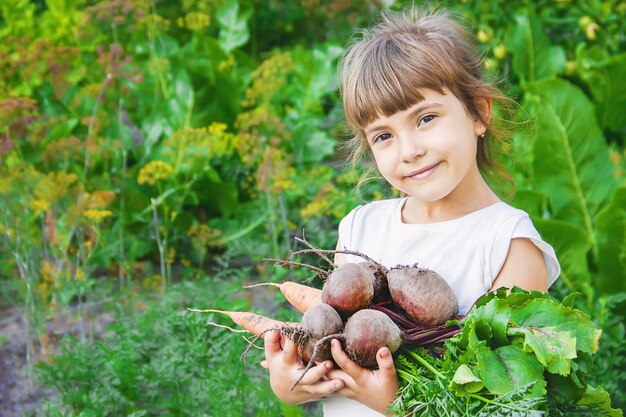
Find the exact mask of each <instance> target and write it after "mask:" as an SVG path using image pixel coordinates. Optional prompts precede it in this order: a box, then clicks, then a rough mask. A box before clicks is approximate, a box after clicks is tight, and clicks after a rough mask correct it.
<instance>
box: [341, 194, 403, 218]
mask: <svg viewBox="0 0 626 417" xmlns="http://www.w3.org/2000/svg"><path fill="white" fill-rule="evenodd" d="M403 201H404V199H403V198H392V199H387V200H377V201H372V202H370V203H367V204H363V205H359V206H357V207H355V208H353V209H352V210H351V211H350V212H349V213H348V214H347V215H346V216H344V218H343V219H341V223H354V222H360V221H364V219H366V218H367V219H371V218H374V217H378V216H389V215H390V214H392V213H393V212H394V211H395V210H397V209H398V208H399V206H400V205H401V204H402V202H403Z"/></svg>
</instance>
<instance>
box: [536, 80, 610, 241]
mask: <svg viewBox="0 0 626 417" xmlns="http://www.w3.org/2000/svg"><path fill="white" fill-rule="evenodd" d="M526 103H527V104H528V107H529V110H530V111H531V112H532V113H533V114H534V116H535V118H536V123H537V129H536V134H535V138H534V151H533V152H534V161H533V165H534V171H535V175H536V181H537V189H539V190H540V191H543V192H544V193H546V194H547V195H549V196H550V203H551V207H552V214H553V217H555V218H557V219H561V220H564V221H567V222H570V223H573V224H577V225H578V224H580V225H583V226H584V229H585V232H586V233H587V235H588V236H589V237H590V238H591V240H592V242H593V243H594V245H593V246H594V248H595V237H594V231H593V224H592V223H593V217H594V216H595V214H596V213H597V211H598V209H599V207H600V205H601V204H602V202H603V201H604V200H605V199H606V198H607V196H608V195H609V193H610V191H611V189H612V188H613V187H614V185H615V178H614V173H613V171H614V169H613V167H612V166H611V164H609V163H608V159H609V152H608V147H607V145H606V142H605V139H604V136H603V135H602V132H601V131H600V129H599V128H598V125H597V123H596V121H595V117H594V116H593V114H594V109H593V105H592V104H591V102H590V101H589V100H588V99H587V97H586V96H585V95H584V93H583V92H582V91H581V90H580V89H579V88H578V87H576V86H574V85H572V84H570V83H568V82H567V81H564V80H559V79H544V80H542V81H538V82H534V83H532V84H530V85H529V86H528V90H527V95H526ZM583 115H584V117H583Z"/></svg>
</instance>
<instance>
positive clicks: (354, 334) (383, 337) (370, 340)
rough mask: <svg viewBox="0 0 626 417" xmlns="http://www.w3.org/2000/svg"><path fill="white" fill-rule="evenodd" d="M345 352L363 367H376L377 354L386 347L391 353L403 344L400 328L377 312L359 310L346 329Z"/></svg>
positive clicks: (384, 315)
mask: <svg viewBox="0 0 626 417" xmlns="http://www.w3.org/2000/svg"><path fill="white" fill-rule="evenodd" d="M343 335H344V339H345V351H346V353H347V354H348V356H350V358H352V360H353V361H355V362H356V363H358V364H359V365H361V366H373V365H376V353H377V352H378V350H379V349H380V348H381V347H383V346H386V347H388V348H389V350H390V351H391V353H393V352H395V351H396V350H397V349H398V348H399V347H400V345H402V343H403V340H404V338H403V335H402V331H401V330H400V328H399V327H398V326H397V325H396V324H395V323H394V322H393V321H392V320H391V319H390V318H389V316H387V315H386V314H385V313H382V312H380V311H377V310H371V309H364V310H359V311H357V312H356V313H354V314H353V315H352V317H350V319H349V320H348V322H347V323H346V327H345V328H344V332H343Z"/></svg>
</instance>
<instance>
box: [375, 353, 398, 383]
mask: <svg viewBox="0 0 626 417" xmlns="http://www.w3.org/2000/svg"><path fill="white" fill-rule="evenodd" d="M376 363H378V369H379V370H380V375H381V377H382V378H385V379H391V378H394V379H395V378H396V367H395V366H394V364H393V357H392V356H391V352H390V351H389V348H387V347H384V346H383V347H381V348H380V349H378V352H376Z"/></svg>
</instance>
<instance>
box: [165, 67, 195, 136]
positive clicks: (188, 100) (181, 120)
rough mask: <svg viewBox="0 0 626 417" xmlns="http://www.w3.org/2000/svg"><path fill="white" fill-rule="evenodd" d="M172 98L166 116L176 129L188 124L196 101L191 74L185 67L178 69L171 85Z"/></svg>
mask: <svg viewBox="0 0 626 417" xmlns="http://www.w3.org/2000/svg"><path fill="white" fill-rule="evenodd" d="M170 90H171V91H170V99H169V101H168V103H167V107H168V108H167V113H166V117H167V118H168V120H169V121H170V126H171V127H172V128H173V129H174V130H179V129H182V128H184V127H186V126H187V125H188V120H189V118H190V117H191V113H192V111H193V103H194V91H193V86H192V83H191V78H190V77H189V74H188V73H187V71H185V70H184V69H180V70H178V71H176V73H175V74H174V77H173V79H172V83H171V86H170Z"/></svg>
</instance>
